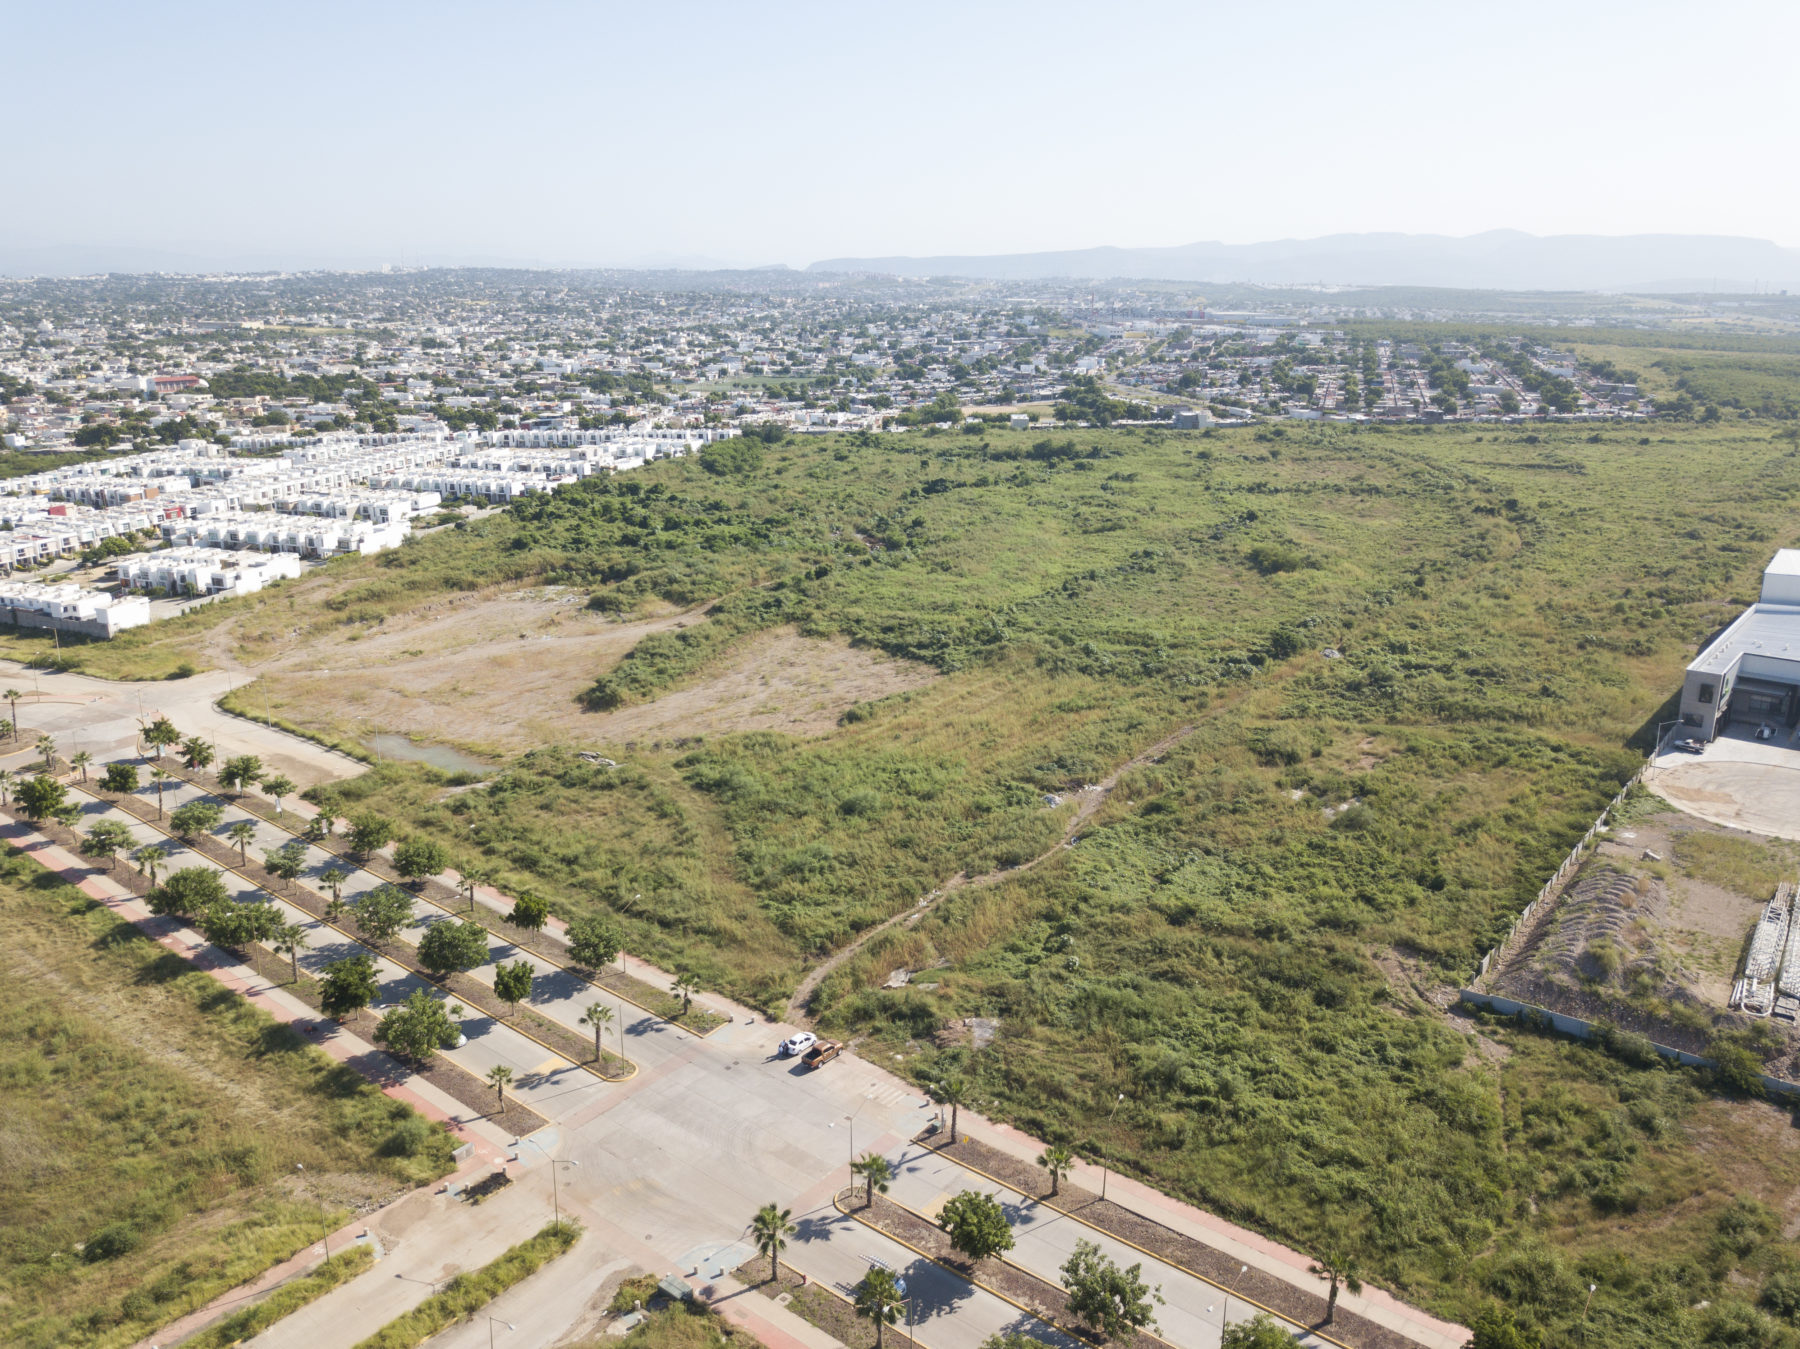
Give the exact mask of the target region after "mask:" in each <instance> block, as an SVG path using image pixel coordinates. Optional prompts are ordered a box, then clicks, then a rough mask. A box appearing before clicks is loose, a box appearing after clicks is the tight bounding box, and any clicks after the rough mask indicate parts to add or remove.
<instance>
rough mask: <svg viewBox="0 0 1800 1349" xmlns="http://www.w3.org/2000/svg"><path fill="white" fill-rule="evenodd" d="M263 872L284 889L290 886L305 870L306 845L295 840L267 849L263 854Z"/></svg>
mask: <svg viewBox="0 0 1800 1349" xmlns="http://www.w3.org/2000/svg"><path fill="white" fill-rule="evenodd" d="M263 870H264V871H266V872H268V873H269V874H270V875H271V876H274V877H275V878H276V879H277V880H279V881H280V882H281V883H282V886H283V887H284V888H285V887H286V886H288V885H290V884H292V883H293V881H294V880H295V879H296V878H298V877H299V875H300V873H301V872H303V871H305V870H306V845H305V844H304V843H302V842H301V841H300V840H299V839H297V838H295V839H289V840H288V841H287V842H286V843H284V844H282V845H281V846H280V847H279V848H270V849H268V850H267V851H265V852H264V853H263Z"/></svg>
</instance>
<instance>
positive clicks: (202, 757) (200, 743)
mask: <svg viewBox="0 0 1800 1349" xmlns="http://www.w3.org/2000/svg"><path fill="white" fill-rule="evenodd" d="M181 753H182V759H183V762H185V763H186V764H187V766H188V767H189V768H192V769H194V770H196V771H198V770H200V769H203V768H205V767H206V766H207V765H208V764H209V763H211V762H212V761H213V747H212V746H211V745H209V744H207V743H206V741H204V740H202V739H201V738H200V737H199V736H197V735H190V736H189V737H188V738H187V739H186V740H183V741H182V742H181Z"/></svg>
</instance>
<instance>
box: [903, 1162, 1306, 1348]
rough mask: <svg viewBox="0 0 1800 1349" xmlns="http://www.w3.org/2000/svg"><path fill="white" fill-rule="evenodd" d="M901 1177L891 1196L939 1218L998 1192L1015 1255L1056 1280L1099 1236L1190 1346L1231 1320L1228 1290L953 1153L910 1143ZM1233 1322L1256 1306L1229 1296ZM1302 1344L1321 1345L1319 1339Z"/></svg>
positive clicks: (1168, 1330)
mask: <svg viewBox="0 0 1800 1349" xmlns="http://www.w3.org/2000/svg"><path fill="white" fill-rule="evenodd" d="M888 1160H889V1161H890V1162H892V1163H893V1166H894V1171H895V1175H894V1179H893V1182H892V1183H891V1185H890V1186H889V1189H888V1197H889V1198H890V1199H893V1200H895V1201H896V1202H898V1203H901V1204H904V1205H906V1207H908V1208H910V1209H913V1210H914V1211H916V1212H919V1213H923V1214H924V1215H926V1216H927V1217H929V1218H932V1219H934V1220H935V1219H936V1218H937V1216H938V1213H939V1211H940V1210H941V1209H942V1208H943V1205H944V1203H945V1201H947V1200H949V1199H950V1198H951V1197H953V1196H954V1195H957V1194H960V1193H961V1192H962V1191H964V1190H975V1191H978V1192H979V1193H981V1194H986V1195H992V1196H993V1197H994V1198H995V1199H997V1200H998V1201H999V1202H1000V1206H1001V1208H1002V1209H1004V1210H1005V1212H1006V1218H1007V1221H1008V1222H1009V1223H1011V1224H1012V1231H1013V1241H1014V1242H1015V1245H1014V1248H1013V1250H1012V1251H1011V1252H1010V1253H1009V1254H1008V1256H1007V1258H1008V1259H1009V1260H1011V1261H1012V1262H1013V1263H1014V1264H1016V1265H1018V1266H1020V1267H1021V1268H1023V1269H1026V1270H1029V1271H1030V1272H1031V1273H1033V1274H1035V1275H1037V1276H1038V1277H1039V1278H1040V1279H1044V1280H1046V1281H1047V1282H1049V1283H1053V1284H1060V1283H1061V1282H1062V1275H1061V1272H1060V1271H1061V1269H1062V1266H1063V1263H1064V1262H1065V1261H1066V1260H1068V1258H1069V1257H1070V1256H1071V1255H1073V1254H1074V1252H1075V1246H1076V1243H1077V1242H1082V1241H1091V1242H1093V1243H1094V1244H1095V1245H1096V1246H1098V1247H1099V1248H1100V1249H1101V1251H1102V1252H1103V1253H1105V1255H1106V1256H1107V1257H1108V1258H1109V1259H1111V1260H1112V1261H1113V1262H1114V1263H1115V1264H1117V1265H1119V1266H1120V1267H1121V1268H1128V1267H1130V1266H1132V1265H1137V1264H1141V1265H1142V1266H1143V1279H1144V1282H1145V1283H1147V1284H1149V1285H1150V1286H1151V1287H1152V1288H1158V1289H1160V1291H1161V1293H1162V1297H1163V1305H1162V1306H1160V1307H1158V1308H1157V1309H1156V1324H1157V1328H1158V1333H1159V1334H1160V1335H1161V1336H1162V1337H1163V1338H1164V1339H1166V1340H1168V1341H1169V1342H1170V1343H1172V1344H1178V1345H1181V1346H1182V1349H1214V1346H1217V1345H1218V1344H1219V1342H1220V1339H1221V1332H1222V1330H1223V1327H1224V1324H1225V1317H1226V1304H1227V1301H1228V1299H1227V1296H1226V1290H1224V1289H1222V1288H1219V1287H1217V1286H1215V1285H1213V1284H1210V1283H1208V1282H1206V1281H1205V1280H1204V1279H1200V1278H1196V1277H1195V1276H1194V1275H1192V1274H1189V1273H1188V1272H1187V1271H1185V1270H1182V1269H1178V1268H1176V1267H1175V1266H1174V1265H1171V1264H1168V1263H1167V1262H1165V1261H1162V1260H1158V1259H1156V1258H1155V1257H1154V1256H1150V1255H1147V1254H1145V1253H1144V1252H1143V1251H1140V1250H1137V1249H1135V1248H1134V1247H1132V1246H1129V1245H1127V1244H1126V1243H1125V1242H1122V1241H1120V1240H1118V1239H1117V1238H1116V1237H1113V1236H1110V1235H1108V1234H1107V1233H1105V1232H1102V1231H1099V1230H1098V1229H1096V1228H1093V1227H1089V1226H1088V1225H1087V1224H1085V1223H1083V1222H1081V1221H1079V1219H1077V1218H1074V1217H1071V1216H1069V1215H1067V1214H1064V1213H1060V1212H1058V1211H1057V1210H1056V1209H1053V1208H1048V1207H1046V1206H1044V1205H1042V1204H1039V1203H1037V1202H1035V1201H1034V1200H1032V1199H1029V1198H1027V1197H1026V1196H1025V1195H1023V1194H1021V1193H1019V1191H1017V1190H1014V1189H1012V1188H1010V1187H1008V1186H1004V1185H1001V1184H999V1183H997V1182H995V1181H991V1180H988V1179H987V1178H986V1177H984V1176H981V1175H978V1174H977V1173H975V1172H973V1171H970V1170H968V1169H966V1168H964V1167H962V1166H958V1165H957V1164H956V1163H955V1162H953V1161H951V1160H949V1159H948V1158H946V1157H941V1156H939V1155H938V1154H936V1153H933V1152H930V1151H928V1150H927V1149H924V1148H921V1147H917V1146H913V1145H909V1146H906V1147H902V1148H901V1149H899V1150H898V1151H897V1152H895V1153H893V1154H892V1155H890V1156H889V1158H888ZM1229 1301H1230V1304H1231V1310H1230V1318H1231V1320H1232V1321H1234V1322H1236V1321H1244V1320H1248V1319H1249V1318H1250V1317H1251V1316H1253V1315H1254V1314H1255V1308H1253V1307H1251V1306H1250V1305H1249V1304H1248V1303H1245V1302H1242V1301H1239V1300H1237V1299H1235V1298H1233V1299H1229ZM1299 1338H1300V1343H1302V1344H1309V1345H1319V1346H1321V1349H1322V1347H1323V1345H1324V1341H1322V1340H1318V1339H1316V1338H1315V1337H1314V1336H1311V1335H1306V1336H1302V1337H1299Z"/></svg>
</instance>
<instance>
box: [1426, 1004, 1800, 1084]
mask: <svg viewBox="0 0 1800 1349" xmlns="http://www.w3.org/2000/svg"><path fill="white" fill-rule="evenodd" d="M1460 1000H1461V1001H1462V1003H1463V1004H1464V1005H1465V1006H1468V1007H1474V1008H1476V1009H1478V1010H1480V1011H1484V1012H1493V1013H1496V1014H1497V1015H1499V1016H1510V1017H1526V1018H1530V1019H1532V1020H1535V1021H1536V1022H1537V1023H1538V1024H1539V1025H1543V1026H1548V1027H1549V1028H1550V1029H1552V1030H1555V1031H1558V1032H1560V1033H1561V1034H1563V1035H1569V1036H1573V1037H1574V1038H1575V1039H1577V1040H1593V1039H1596V1038H1598V1033H1599V1027H1598V1026H1596V1025H1595V1024H1594V1023H1593V1022H1592V1021H1583V1020H1582V1019H1581V1018H1580V1017H1578V1016H1569V1015H1568V1014H1567V1013H1564V1012H1552V1011H1550V1010H1549V1009H1548V1008H1544V1007H1534V1006H1532V1005H1531V1004H1530V1003H1528V1002H1515V1001H1513V1000H1512V999H1511V998H1502V997H1498V996H1496V995H1495V994H1492V993H1483V992H1480V991H1479V990H1477V989H1473V988H1465V989H1463V990H1462V991H1461V994H1460ZM1649 1044H1650V1047H1651V1048H1652V1049H1654V1050H1655V1051H1656V1052H1657V1053H1658V1054H1661V1055H1662V1056H1663V1057H1664V1058H1665V1059H1674V1060H1675V1061H1676V1062H1677V1063H1680V1064H1684V1065H1686V1066H1687V1067H1689V1068H1710V1067H1712V1064H1713V1061H1712V1060H1711V1059H1708V1058H1703V1057H1701V1056H1700V1055H1699V1054H1690V1053H1688V1052H1687V1051H1686V1050H1683V1049H1675V1048H1672V1047H1671V1046H1669V1045H1661V1044H1657V1043H1656V1041H1654V1040H1650V1041H1649ZM1762 1081H1763V1090H1764V1091H1766V1092H1767V1093H1768V1094H1769V1095H1771V1096H1792V1097H1796V1098H1800V1082H1789V1081H1787V1080H1786V1079H1785V1078H1780V1077H1770V1076H1768V1075H1767V1074H1766V1073H1765V1074H1764V1075H1763V1080H1762Z"/></svg>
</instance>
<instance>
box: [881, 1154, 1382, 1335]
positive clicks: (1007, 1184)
mask: <svg viewBox="0 0 1800 1349" xmlns="http://www.w3.org/2000/svg"><path fill="white" fill-rule="evenodd" d="M921 1146H923V1145H921ZM926 1151H927V1152H929V1153H930V1154H931V1155H932V1156H934V1157H942V1158H943V1159H944V1160H945V1161H947V1162H949V1163H951V1164H952V1165H953V1166H960V1167H961V1168H962V1169H963V1170H965V1171H972V1172H974V1173H975V1174H976V1175H978V1176H980V1177H981V1178H982V1179H983V1180H991V1181H993V1183H994V1184H996V1185H998V1186H1000V1187H1001V1188H1002V1189H1006V1190H1011V1191H1012V1192H1013V1193H1014V1194H1016V1195H1018V1196H1019V1197H1020V1198H1021V1199H1028V1200H1030V1201H1031V1202H1032V1203H1034V1204H1039V1205H1042V1206H1043V1207H1044V1208H1047V1209H1049V1210H1050V1211H1051V1212H1052V1213H1060V1214H1062V1215H1063V1217H1065V1218H1073V1219H1074V1220H1075V1221H1076V1222H1078V1223H1080V1224H1081V1225H1082V1226H1083V1227H1085V1228H1088V1229H1089V1230H1090V1231H1094V1232H1099V1233H1100V1234H1101V1235H1103V1236H1106V1237H1109V1238H1111V1239H1112V1240H1113V1241H1116V1242H1118V1243H1120V1244H1121V1245H1124V1246H1129V1247H1131V1249H1132V1250H1134V1251H1136V1252H1137V1253H1138V1254H1139V1255H1147V1256H1149V1257H1150V1258H1151V1259H1152V1260H1154V1261H1156V1262H1157V1263H1158V1264H1160V1265H1167V1266H1168V1267H1169V1268H1170V1269H1178V1270H1180V1271H1181V1272H1182V1273H1183V1274H1186V1275H1187V1276H1188V1277H1190V1278H1194V1279H1198V1280H1200V1282H1201V1283H1204V1284H1210V1285H1211V1286H1212V1287H1214V1288H1217V1289H1218V1290H1219V1291H1220V1292H1221V1293H1223V1294H1225V1295H1226V1296H1227V1297H1233V1298H1236V1299H1237V1300H1238V1301H1239V1302H1243V1303H1247V1304H1248V1305H1250V1306H1252V1307H1255V1308H1256V1309H1257V1310H1258V1311H1259V1312H1267V1313H1268V1314H1269V1315H1270V1316H1273V1317H1274V1318H1275V1319H1276V1320H1278V1321H1285V1322H1287V1323H1288V1324H1289V1325H1290V1326H1298V1327H1299V1328H1300V1329H1301V1330H1302V1331H1304V1332H1305V1333H1306V1334H1308V1335H1311V1336H1313V1337H1314V1338H1316V1339H1321V1340H1323V1341H1325V1343H1327V1344H1335V1345H1337V1346H1338V1349H1355V1346H1353V1345H1349V1344H1345V1343H1344V1341H1342V1340H1340V1339H1337V1338H1336V1337H1334V1336H1331V1335H1327V1334H1326V1333H1325V1332H1324V1331H1322V1330H1316V1329H1314V1328H1313V1327H1312V1326H1309V1325H1306V1324H1305V1323H1304V1322H1301V1321H1296V1320H1295V1319H1294V1318H1293V1317H1291V1316H1289V1315H1288V1314H1287V1313H1286V1312H1278V1311H1276V1310H1275V1309H1274V1308H1273V1307H1266V1306H1264V1305H1263V1304H1262V1303H1260V1302H1258V1301H1257V1300H1256V1299H1255V1298H1253V1297H1245V1296H1244V1295H1243V1294H1242V1293H1238V1292H1233V1291H1232V1290H1231V1289H1229V1288H1227V1287H1226V1286H1225V1285H1224V1284H1222V1283H1220V1282H1219V1281H1218V1280H1217V1279H1213V1278H1209V1277H1208V1276H1206V1275H1205V1274H1202V1273H1201V1272H1200V1271H1199V1270H1197V1269H1189V1268H1188V1267H1187V1266H1186V1265H1184V1264H1182V1263H1181V1262H1180V1261H1179V1260H1171V1259H1170V1258H1169V1257H1168V1256H1166V1255H1158V1254H1157V1253H1156V1252H1155V1251H1153V1250H1150V1249H1148V1248H1147V1247H1144V1246H1140V1245H1138V1244H1137V1242H1135V1241H1133V1240H1132V1239H1131V1238H1130V1237H1122V1236H1120V1235H1119V1234H1118V1233H1117V1232H1114V1231H1112V1230H1111V1229H1109V1228H1105V1227H1102V1226H1100V1224H1099V1223H1095V1222H1089V1221H1088V1220H1087V1219H1086V1218H1084V1217H1082V1216H1081V1215H1080V1214H1079V1213H1076V1212H1075V1211H1074V1210H1072V1209H1066V1208H1064V1207H1062V1206H1061V1205H1060V1204H1052V1203H1051V1202H1050V1201H1049V1200H1048V1199H1039V1198H1038V1197H1036V1196H1035V1195H1029V1194H1026V1193H1025V1191H1023V1190H1021V1189H1020V1188H1019V1187H1018V1186H1017V1185H1014V1184H1013V1183H1012V1182H1011V1181H1008V1180H1001V1179H1000V1177H998V1176H995V1175H990V1174H989V1173H988V1172H986V1171H983V1170H982V1169H981V1168H980V1167H979V1166H976V1165H974V1164H973V1163H971V1162H965V1161H964V1160H963V1159H962V1158H960V1157H951V1156H949V1155H948V1154H946V1153H943V1152H940V1151H938V1150H937V1149H935V1148H926ZM1108 1202H1111V1201H1108ZM897 1207H899V1208H905V1207H906V1206H905V1205H904V1204H900V1205H897ZM1120 1207H1121V1208H1123V1207H1124V1205H1120ZM907 1211H908V1212H909V1213H910V1212H911V1211H912V1210H910V1209H908V1210H907ZM1144 1220H1145V1221H1146V1222H1155V1221H1156V1219H1154V1218H1149V1217H1146V1218H1145V1219H1144ZM1176 1235H1178V1236H1179V1235H1180V1233H1177V1234H1176ZM1189 1240H1190V1241H1192V1240H1195V1238H1192V1237H1190V1238H1189ZM1200 1244H1202V1245H1204V1244H1205V1243H1204V1242H1202V1243H1200ZM1265 1272H1267V1271H1265ZM1272 1277H1276V1276H1272ZM1365 1319H1366V1318H1365ZM1381 1328H1382V1329H1388V1327H1385V1326H1384V1327H1381ZM1394 1333H1395V1334H1397V1335H1398V1334H1402V1333H1403V1332H1400V1331H1395V1332H1394ZM1407 1338H1411V1337H1410V1336H1408V1337H1407Z"/></svg>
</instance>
